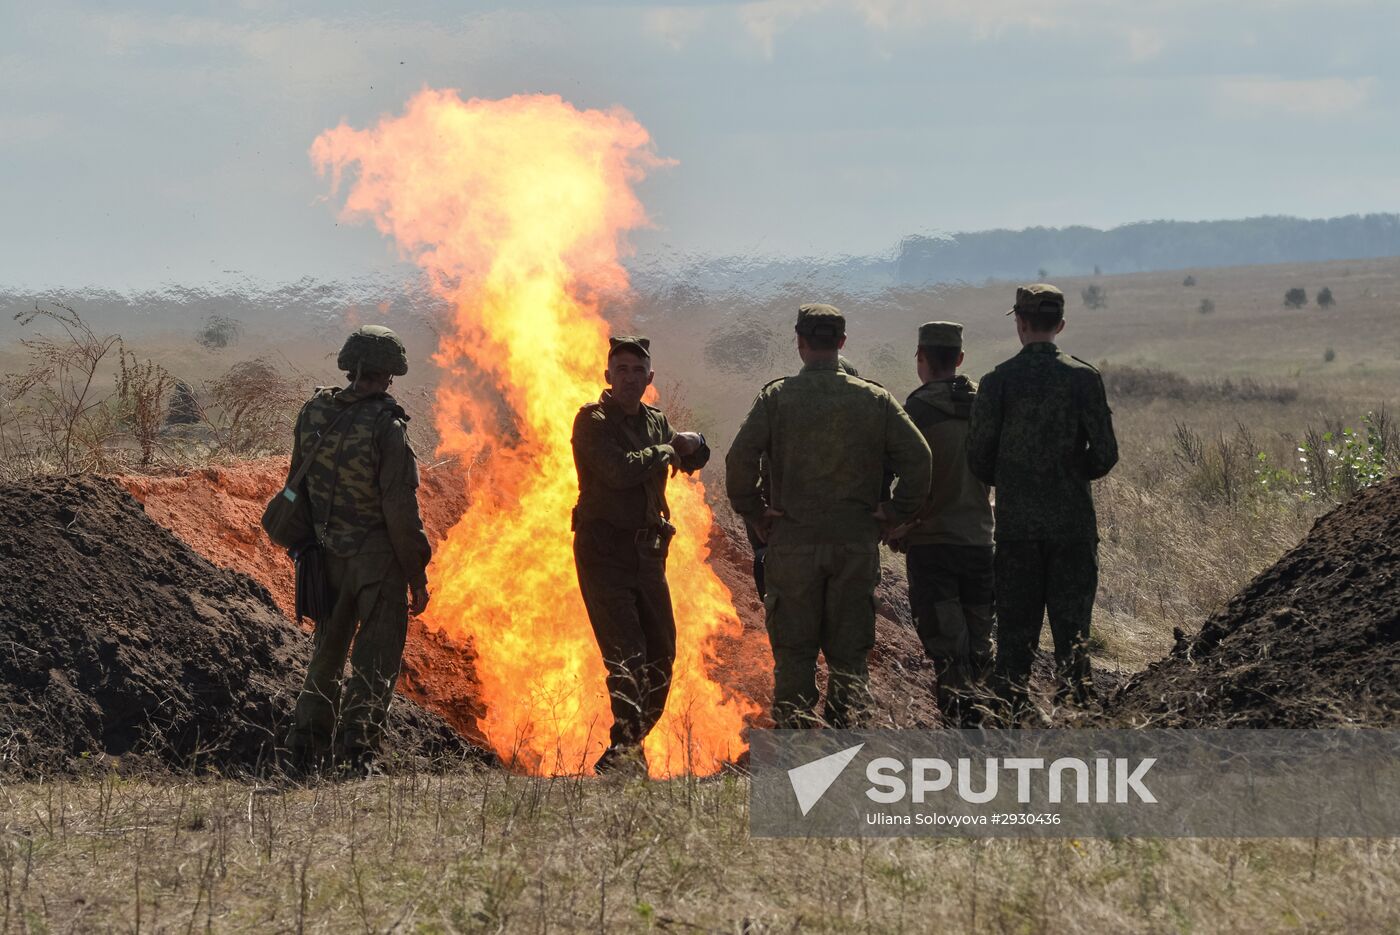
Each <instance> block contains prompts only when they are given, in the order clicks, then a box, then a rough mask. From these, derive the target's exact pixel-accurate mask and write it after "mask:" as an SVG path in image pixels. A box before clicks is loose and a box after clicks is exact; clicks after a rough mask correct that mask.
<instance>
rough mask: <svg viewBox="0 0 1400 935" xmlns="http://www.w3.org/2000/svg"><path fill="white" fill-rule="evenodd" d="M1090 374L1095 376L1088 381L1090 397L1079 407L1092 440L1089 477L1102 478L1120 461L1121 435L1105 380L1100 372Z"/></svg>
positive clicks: (1086, 465) (1086, 468)
mask: <svg viewBox="0 0 1400 935" xmlns="http://www.w3.org/2000/svg"><path fill="white" fill-rule="evenodd" d="M1090 376H1091V377H1092V379H1088V378H1086V379H1085V380H1084V390H1083V391H1084V393H1085V395H1086V397H1087V399H1086V401H1085V405H1083V406H1081V407H1080V409H1079V413H1080V415H1079V425H1080V429H1081V431H1082V432H1083V435H1084V437H1085V439H1086V440H1087V442H1088V445H1087V447H1086V448H1085V450H1084V454H1083V459H1082V467H1083V470H1084V474H1085V476H1086V477H1088V479H1089V480H1098V479H1099V478H1100V477H1105V476H1107V474H1108V472H1109V471H1111V470H1113V466H1114V465H1115V464H1117V463H1118V438H1117V436H1115V435H1114V434H1113V414H1112V412H1111V411H1110V410H1109V408H1108V396H1107V395H1106V394H1105V393H1104V388H1103V379H1102V378H1101V377H1100V376H1099V375H1098V374H1097V373H1092V372H1091V374H1090Z"/></svg>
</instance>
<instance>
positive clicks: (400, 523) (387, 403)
mask: <svg viewBox="0 0 1400 935" xmlns="http://www.w3.org/2000/svg"><path fill="white" fill-rule="evenodd" d="M336 366H337V367H339V369H340V370H342V371H344V373H345V375H346V378H347V380H348V381H349V383H348V385H347V386H344V387H320V388H318V389H317V390H316V393H315V395H314V396H312V397H311V399H310V400H309V401H308V402H307V403H306V405H304V406H303V407H302V409H301V412H300V414H299V415H298V416H297V422H296V430H295V440H294V443H293V448H292V464H291V472H292V473H293V474H294V473H295V472H296V471H297V469H298V468H299V467H300V466H301V464H302V460H303V458H311V459H312V463H311V465H310V467H309V468H308V470H307V473H306V478H305V480H304V482H303V489H304V491H305V494H306V497H307V500H308V502H309V505H310V509H311V518H312V522H313V525H314V528H315V542H314V543H313V544H311V547H312V548H319V549H320V550H321V554H322V561H323V565H324V569H325V578H326V591H327V595H326V597H327V606H328V610H327V612H326V614H325V616H324V617H323V619H318V620H317V621H316V624H317V625H316V637H315V644H314V648H313V649H312V653H311V662H310V664H309V665H308V667H307V672H306V680H305V682H304V683H303V685H302V689H301V692H300V694H299V695H298V697H297V705H296V720H295V725H294V726H293V728H292V732H291V736H290V738H289V744H288V745H289V747H290V751H291V754H292V763H293V765H294V766H295V767H297V768H298V769H301V770H317V769H321V768H324V767H325V766H327V765H329V764H331V763H336V764H339V765H341V766H342V767H343V768H347V769H350V770H352V771H359V772H364V771H366V770H368V768H369V766H370V765H371V763H372V762H373V758H374V755H375V753H376V751H377V749H378V745H379V738H380V734H381V733H382V731H383V727H384V718H385V714H386V712H387V710H388V707H389V702H390V700H391V699H392V698H393V692H394V683H395V681H396V680H397V679H398V674H399V663H400V661H401V659H402V656H403V648H404V639H405V636H406V634H407V630H408V615H409V614H410V613H412V614H414V615H415V616H416V615H417V614H420V613H422V612H423V610H424V609H425V608H426V607H427V606H428V578H427V573H426V569H427V567H428V559H429V557H430V556H431V547H430V546H429V544H428V537H427V535H426V534H425V533H424V532H423V522H422V520H421V518H420V517H419V513H418V466H417V462H416V460H415V458H414V454H413V449H412V447H411V446H410V445H409V442H408V415H407V414H405V413H404V411H403V409H402V408H400V406H399V405H398V403H396V402H395V401H394V398H393V397H392V396H390V395H389V394H388V389H389V387H390V386H391V385H392V384H393V381H394V377H396V376H403V375H404V374H406V373H408V355H407V353H406V352H405V350H404V345H403V342H402V341H401V340H399V337H398V335H396V334H394V332H393V331H390V330H389V329H388V328H385V327H383V326H380V325H365V326H364V327H362V328H360V329H359V330H358V331H356V332H355V333H353V334H351V335H350V337H349V338H348V339H346V341H345V346H344V347H342V348H341V351H340V356H339V357H338V358H337V359H336ZM347 656H348V657H349V659H350V667H351V674H350V678H349V680H348V682H347V683H346V684H345V685H343V686H342V674H343V672H344V668H345V661H346V657H347ZM337 721H338V723H337Z"/></svg>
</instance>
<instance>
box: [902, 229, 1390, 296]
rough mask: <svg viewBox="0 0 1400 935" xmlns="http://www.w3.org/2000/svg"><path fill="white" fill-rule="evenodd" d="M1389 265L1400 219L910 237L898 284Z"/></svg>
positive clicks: (906, 243) (904, 251)
mask: <svg viewBox="0 0 1400 935" xmlns="http://www.w3.org/2000/svg"><path fill="white" fill-rule="evenodd" d="M1382 256H1400V214H1367V215H1364V216H1360V215H1350V216H1348V217H1342V218H1331V219H1327V220H1304V219H1301V218H1291V217H1259V218H1247V219H1245V220H1238V221H1142V222H1139V223H1136V224H1125V225H1123V226H1122V227H1115V228H1113V229H1111V230H1098V229H1096V228H1092V227H1064V228H1051V227H1032V228H1028V229H1027V230H1021V231H1012V230H992V231H980V232H977V233H966V234H954V235H951V236H949V237H922V236H920V237H907V238H905V239H904V240H903V241H902V242H901V244H900V247H899V251H898V254H897V256H896V260H895V278H896V280H897V281H898V282H899V283H901V284H904V285H920V284H924V283H932V282H952V281H957V280H962V281H967V282H979V281H981V280H984V279H988V278H992V279H1009V280H1023V279H1029V278H1030V277H1031V276H1038V277H1039V278H1042V279H1044V278H1051V279H1052V280H1053V277H1055V276H1077V275H1089V274H1090V273H1095V272H1096V271H1097V270H1099V269H1102V270H1103V271H1104V272H1106V273H1110V274H1111V273H1135V272H1142V271H1145V270H1161V269H1182V268H1187V267H1213V266H1243V265H1248V264H1254V263H1296V262H1312V261H1320V260H1356V259H1366V258H1368V257H1382ZM1042 273H1044V274H1045V275H1041V274H1042Z"/></svg>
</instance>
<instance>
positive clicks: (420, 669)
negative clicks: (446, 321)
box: [115, 457, 484, 743]
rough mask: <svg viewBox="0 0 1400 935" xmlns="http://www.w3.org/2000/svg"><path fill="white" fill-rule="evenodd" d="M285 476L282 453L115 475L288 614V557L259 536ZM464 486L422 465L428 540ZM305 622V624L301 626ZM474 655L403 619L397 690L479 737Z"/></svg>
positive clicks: (454, 508) (173, 527) (155, 515)
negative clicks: (183, 469) (156, 473)
mask: <svg viewBox="0 0 1400 935" xmlns="http://www.w3.org/2000/svg"><path fill="white" fill-rule="evenodd" d="M286 475H287V459H286V458H284V457H283V458H265V459H262V460H258V461H245V462H241V463H238V464H233V465H227V466H220V467H209V468H204V469H202V470H198V471H192V472H190V473H187V474H176V475H168V476H163V477H153V476H146V475H126V476H121V477H117V478H115V480H116V481H117V482H118V483H119V484H121V485H122V486H123V487H125V488H126V489H127V490H128V491H129V492H130V493H131V494H132V496H134V497H135V498H136V499H137V500H138V501H140V502H141V504H142V505H144V506H145V508H146V513H147V514H148V515H149V516H150V517H151V519H153V520H155V521H156V522H157V523H159V524H160V525H162V526H164V527H165V528H166V529H168V530H170V531H171V532H173V533H175V535H177V536H178V537H179V538H180V539H182V540H183V541H184V542H186V543H188V544H189V545H190V546H192V547H193V548H194V549H195V551H197V552H199V554H201V555H203V556H204V557H205V558H207V559H209V560H210V561H211V562H213V563H214V564H216V565H220V566H222V567H224V568H231V569H233V570H235V571H239V572H242V573H243V574H245V575H247V576H249V577H250V578H252V579H253V580H255V581H257V582H258V583H259V584H261V585H262V586H263V587H265V588H266V589H267V590H268V592H269V593H270V594H271V596H272V599H273V600H274V601H276V602H277V606H278V608H280V609H281V611H282V614H283V615H284V616H285V617H286V618H287V619H288V620H290V619H291V618H292V615H293V613H294V612H295V611H294V607H295V597H296V595H295V587H294V582H293V577H292V563H291V560H290V559H289V558H287V553H286V551H285V550H283V549H281V548H279V547H278V546H276V545H274V544H273V542H272V541H271V540H270V539H268V538H267V536H266V535H264V534H263V531H262V527H261V526H260V525H259V519H260V517H261V516H262V511H263V507H264V506H265V505H266V504H267V501H268V500H269V499H271V497H272V495H273V494H274V493H276V492H277V490H278V489H279V488H280V487H281V485H282V482H283V480H284V479H285V478H286ZM465 489H466V485H465V483H464V482H463V481H462V479H461V476H460V475H459V474H457V473H456V471H455V470H454V469H453V467H452V465H451V464H450V463H449V464H443V465H439V466H437V467H429V468H424V469H423V471H422V488H421V490H420V494H421V496H420V497H419V504H420V507H421V510H422V513H423V525H424V527H425V528H426V529H427V531H428V538H429V539H431V540H432V541H433V543H434V544H436V543H438V542H439V541H441V540H442V538H443V537H444V536H445V535H446V534H447V530H449V529H450V528H452V524H453V523H455V522H457V520H458V519H459V518H461V515H462V513H463V512H464V511H465V510H466V507H467V497H466V493H465ZM307 626H308V628H309V624H307ZM474 658H475V654H474V653H473V651H472V648H471V647H470V646H458V645H456V644H453V643H451V642H450V641H448V640H447V639H446V637H443V636H441V635H439V634H436V633H433V632H431V631H429V630H428V628H427V627H425V626H423V624H422V623H421V622H420V621H419V620H417V619H414V618H410V619H409V622H408V640H407V644H406V645H405V647H404V659H403V669H402V671H401V674H400V676H399V684H398V690H399V692H400V693H402V694H403V695H404V696H406V697H408V698H409V699H411V700H412V701H414V702H415V703H417V704H419V705H421V706H422V707H424V708H427V709H428V710H429V711H432V712H434V713H435V714H437V715H439V716H441V717H442V718H443V719H444V720H446V721H447V722H448V723H449V724H451V725H452V726H453V727H454V728H455V729H456V730H457V732H458V733H459V734H461V735H462V736H464V737H468V738H472V739H473V740H474V741H476V742H478V743H483V742H484V738H483V737H482V735H481V732H480V730H478V728H477V726H476V719H477V718H478V717H480V716H481V715H482V713H483V709H482V707H481V705H480V703H479V702H478V701H477V700H476V695H477V690H476V676H475V671H474V669H473V660H474Z"/></svg>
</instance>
